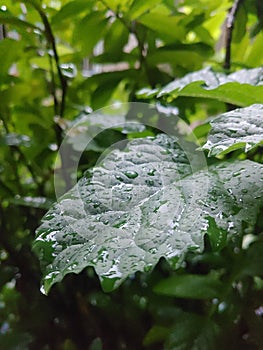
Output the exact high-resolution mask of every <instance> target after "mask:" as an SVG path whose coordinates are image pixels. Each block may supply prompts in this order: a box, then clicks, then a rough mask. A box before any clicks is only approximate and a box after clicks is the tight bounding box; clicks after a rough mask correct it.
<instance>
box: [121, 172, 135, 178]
mask: <svg viewBox="0 0 263 350" xmlns="http://www.w3.org/2000/svg"><path fill="white" fill-rule="evenodd" d="M124 174H125V175H126V176H127V177H128V178H129V179H135V178H136V177H137V176H138V173H136V171H125V173H124Z"/></svg>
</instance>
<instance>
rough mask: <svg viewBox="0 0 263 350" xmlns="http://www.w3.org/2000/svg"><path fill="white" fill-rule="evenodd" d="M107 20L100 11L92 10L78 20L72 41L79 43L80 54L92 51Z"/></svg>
mask: <svg viewBox="0 0 263 350" xmlns="http://www.w3.org/2000/svg"><path fill="white" fill-rule="evenodd" d="M107 24H108V20H107V18H105V16H104V14H103V13H102V12H92V13H90V14H88V15H87V16H85V17H84V18H83V19H82V20H81V21H79V22H78V23H77V25H76V27H75V31H74V33H73V41H74V42H77V43H80V45H81V49H82V55H89V54H91V53H92V51H93V49H94V47H95V46H96V44H97V43H98V42H99V40H100V39H102V37H103V35H104V34H105V33H106V30H107Z"/></svg>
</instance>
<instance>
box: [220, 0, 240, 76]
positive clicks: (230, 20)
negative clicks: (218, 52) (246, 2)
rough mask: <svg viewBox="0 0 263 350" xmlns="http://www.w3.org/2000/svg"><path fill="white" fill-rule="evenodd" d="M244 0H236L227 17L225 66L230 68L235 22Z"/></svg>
mask: <svg viewBox="0 0 263 350" xmlns="http://www.w3.org/2000/svg"><path fill="white" fill-rule="evenodd" d="M242 1H243V0H235V2H234V4H233V6H232V7H231V9H230V11H229V13H228V16H227V19H226V54H225V62H224V68H225V69H227V70H229V69H230V67H231V42H232V34H233V30H234V24H235V20H236V15H237V12H238V9H239V7H240V5H241V3H242Z"/></svg>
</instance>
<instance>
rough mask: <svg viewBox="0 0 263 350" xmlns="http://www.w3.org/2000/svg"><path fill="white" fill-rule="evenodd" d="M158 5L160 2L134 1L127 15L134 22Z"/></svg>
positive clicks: (149, 0)
mask: <svg viewBox="0 0 263 350" xmlns="http://www.w3.org/2000/svg"><path fill="white" fill-rule="evenodd" d="M160 3H161V0H144V1H143V2H142V1H140V0H134V2H133V4H132V6H131V8H130V10H129V12H128V13H127V15H128V16H129V19H130V20H131V21H134V20H135V19H137V18H138V17H140V16H141V15H142V14H144V13H145V12H147V11H149V10H151V9H153V8H155V7H156V6H157V5H158V4H160Z"/></svg>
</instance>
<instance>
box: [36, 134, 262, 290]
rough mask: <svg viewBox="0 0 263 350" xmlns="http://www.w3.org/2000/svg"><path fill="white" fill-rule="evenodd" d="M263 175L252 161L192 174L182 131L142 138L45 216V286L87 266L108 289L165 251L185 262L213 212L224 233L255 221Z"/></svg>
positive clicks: (40, 248)
mask: <svg viewBox="0 0 263 350" xmlns="http://www.w3.org/2000/svg"><path fill="white" fill-rule="evenodd" d="M262 179H263V166H262V165H260V164H257V163H254V162H250V161H236V162H232V163H222V164H220V165H215V166H212V167H210V168H209V171H206V170H201V171H198V172H196V173H192V170H191V165H190V162H189V160H188V158H187V156H186V154H185V152H184V151H183V149H181V148H180V147H179V145H178V140H177V139H176V138H174V137H169V136H166V135H163V134H162V135H158V136H157V137H155V138H153V137H148V138H143V139H134V140H133V141H131V142H129V143H128V145H127V147H126V148H125V149H124V150H114V151H111V152H110V153H108V154H107V156H106V157H105V158H104V159H103V160H102V161H101V163H100V165H98V166H96V167H95V168H93V169H92V170H89V171H87V172H86V174H85V176H84V177H83V178H82V179H81V180H80V181H79V182H78V184H77V185H76V186H75V187H74V188H73V189H72V190H70V191H69V192H68V193H66V194H65V195H64V196H63V197H62V198H61V199H60V201H59V202H58V203H57V204H55V205H54V206H53V207H52V208H51V209H50V211H49V212H48V213H47V214H46V216H45V217H44V219H43V224H42V225H41V226H40V227H39V228H38V230H37V237H36V240H35V243H34V251H35V252H36V253H37V255H38V256H39V258H40V260H41V262H42V266H43V272H44V279H43V289H44V291H45V292H46V293H47V292H48V290H49V289H50V287H51V286H52V285H53V284H54V283H56V282H58V281H61V280H62V279H63V277H64V276H65V275H66V274H68V273H71V272H74V273H79V272H80V271H82V270H83V269H84V268H85V267H87V266H93V267H94V268H95V270H96V272H97V274H98V276H99V278H100V280H101V283H102V287H103V289H104V290H105V291H110V290H112V289H114V288H117V287H118V286H119V285H120V283H121V282H122V281H123V280H125V279H126V278H127V277H128V276H130V275H132V274H133V273H135V272H137V271H148V270H150V269H151V268H153V267H154V266H155V265H156V264H157V262H158V261H159V259H160V258H161V257H164V258H166V259H167V260H168V262H169V263H170V264H171V265H172V266H173V267H176V266H178V264H179V263H180V261H182V259H183V257H184V254H185V253H186V252H187V251H188V250H195V251H199V252H201V251H202V250H203V237H204V235H205V234H206V233H207V230H208V229H209V222H210V220H211V218H212V219H213V230H214V227H216V228H217V230H215V232H216V233H217V235H218V236H219V238H220V234H221V232H223V236H224V232H225V231H226V232H227V233H228V234H229V235H236V234H238V233H240V232H241V231H242V227H243V221H245V222H247V223H248V224H250V225H253V224H254V223H255V220H256V215H257V211H258V209H259V206H260V204H262V197H263V196H262V194H263V184H262ZM256 197H257V198H259V200H257V201H255V198H256ZM219 242H220V239H219ZM215 245H216V244H215Z"/></svg>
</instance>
